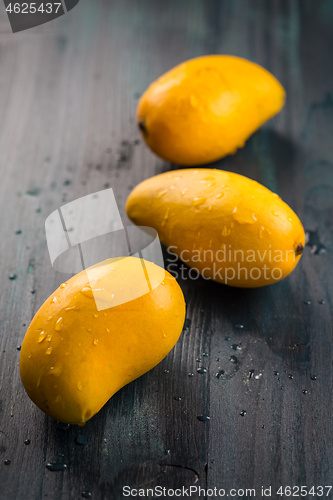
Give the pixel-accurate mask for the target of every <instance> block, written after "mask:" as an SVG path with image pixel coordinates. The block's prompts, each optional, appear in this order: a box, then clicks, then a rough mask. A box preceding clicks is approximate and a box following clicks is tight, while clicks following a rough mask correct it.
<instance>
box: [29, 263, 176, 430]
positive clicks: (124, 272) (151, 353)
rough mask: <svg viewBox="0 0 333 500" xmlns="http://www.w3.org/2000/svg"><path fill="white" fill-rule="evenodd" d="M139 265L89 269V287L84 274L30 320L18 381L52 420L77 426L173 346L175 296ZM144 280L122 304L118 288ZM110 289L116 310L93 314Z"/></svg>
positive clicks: (154, 270) (151, 268)
mask: <svg viewBox="0 0 333 500" xmlns="http://www.w3.org/2000/svg"><path fill="white" fill-rule="evenodd" d="M144 266H145V267H142V260H141V259H138V258H134V257H125V258H120V259H109V260H107V261H105V262H103V263H101V264H98V265H96V266H93V267H91V268H89V269H88V270H87V271H88V272H89V280H88V273H87V271H83V272H81V273H79V274H77V275H76V276H74V277H73V278H71V279H70V280H69V281H68V282H67V283H64V284H63V285H61V286H60V288H58V289H57V290H56V291H55V292H54V293H53V294H52V295H51V296H50V297H49V298H48V299H47V300H46V301H45V303H44V304H43V305H42V306H41V308H40V309H39V311H38V312H37V313H36V315H35V317H34V318H33V320H32V322H31V324H30V326H29V328H28V330H27V333H26V335H25V337H24V340H23V343H22V348H21V358H20V371H21V378H22V382H23V385H24V387H25V390H26V391H27V393H28V395H29V397H30V398H31V399H32V401H33V402H34V403H35V404H36V405H37V406H38V407H39V408H40V409H41V410H43V411H44V412H45V413H47V414H48V415H50V416H51V417H52V418H54V419H55V420H59V421H61V422H65V423H68V424H79V425H84V423H85V422H86V421H87V420H89V419H90V418H91V417H92V416H93V415H95V414H96V413H97V412H98V411H99V410H100V409H101V408H102V406H104V404H105V403H106V402H107V401H108V400H109V399H110V398H111V397H112V396H113V395H114V394H115V393H116V392H117V391H118V390H119V389H121V388H122V387H123V386H124V385H126V384H128V383H129V382H131V381H132V380H134V379H136V378H138V377H140V376H141V375H142V374H144V373H145V372H147V371H148V370H150V369H151V368H153V367H154V366H155V365H157V364H158V363H159V362H160V361H161V360H162V359H163V358H164V357H165V356H166V355H167V354H168V352H169V351H170V350H171V349H172V348H173V346H174V345H175V343H176V342H177V340H178V337H179V335H180V333H181V331H182V327H183V323H184V318H185V302H184V297H183V294H182V291H181V289H180V287H179V285H178V284H177V282H176V280H175V279H174V278H173V277H172V276H171V275H170V274H169V273H168V272H166V271H164V270H163V269H161V268H160V267H158V266H156V265H155V264H152V263H151V262H148V261H144ZM143 269H144V270H145V272H143ZM161 272H162V275H161ZM147 273H148V276H149V290H150V291H149V292H148V293H146V294H145V295H142V296H140V297H139V298H136V299H134V300H130V301H128V302H126V293H127V292H126V289H127V290H128V292H129V295H130V292H131V288H133V287H140V286H141V285H142V276H146V277H147ZM161 276H162V279H163V281H162V280H161ZM163 277H164V278H163ZM128 285H129V286H128ZM110 287H111V288H112V290H113V291H114V294H112V295H111V299H113V298H114V299H115V300H117V296H118V295H119V294H120V295H121V298H122V300H121V301H120V302H122V303H118V305H115V306H114V307H109V308H108V309H103V308H102V310H100V309H101V308H100V307H99V308H97V305H96V304H97V302H96V301H95V300H94V298H96V296H97V295H98V304H101V303H103V300H104V298H105V300H106V301H108V300H110V293H109V291H110ZM96 294H97V295H96ZM103 294H105V297H103ZM127 298H129V297H127ZM118 302H119V301H118Z"/></svg>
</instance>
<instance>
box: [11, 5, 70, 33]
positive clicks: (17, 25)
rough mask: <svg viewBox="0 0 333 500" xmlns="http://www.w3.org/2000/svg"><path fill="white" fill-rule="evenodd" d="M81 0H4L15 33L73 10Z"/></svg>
mask: <svg viewBox="0 0 333 500" xmlns="http://www.w3.org/2000/svg"><path fill="white" fill-rule="evenodd" d="M79 1H80V0H36V1H35V2H31V1H26V2H25V1H22V0H19V1H14V2H12V1H10V0H4V4H5V7H6V12H7V15H8V19H9V22H10V25H11V27H12V31H13V33H17V32H18V31H23V30H27V29H29V28H34V27H35V26H39V25H40V24H45V23H48V22H49V21H52V20H53V19H56V18H57V17H60V16H63V15H64V14H66V12H69V11H70V10H72V9H73V8H74V7H75V6H76V5H77V4H78V3H79Z"/></svg>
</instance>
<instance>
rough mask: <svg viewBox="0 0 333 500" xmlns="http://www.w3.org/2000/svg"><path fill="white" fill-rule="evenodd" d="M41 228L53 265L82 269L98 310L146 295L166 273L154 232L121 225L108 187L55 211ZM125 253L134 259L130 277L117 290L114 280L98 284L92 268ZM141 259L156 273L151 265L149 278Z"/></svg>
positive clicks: (60, 268)
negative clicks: (151, 274) (147, 262)
mask: <svg viewBox="0 0 333 500" xmlns="http://www.w3.org/2000/svg"><path fill="white" fill-rule="evenodd" d="M45 231H46V241H47V246H48V250H49V255H50V259H51V263H52V266H53V268H54V269H55V270H56V271H60V272H63V273H78V272H80V271H83V270H86V273H87V275H88V280H89V284H90V288H91V291H92V294H93V296H94V299H95V302H96V306H97V309H98V310H99V311H101V310H104V309H108V308H110V307H114V306H117V305H120V304H123V303H125V302H129V301H131V300H134V299H136V298H138V297H141V296H142V295H145V294H146V293H149V292H150V291H151V290H153V289H154V288H156V287H157V286H158V285H159V284H160V283H161V282H162V281H163V279H164V277H165V270H164V261H163V254H162V248H161V244H160V241H159V238H158V234H157V232H156V231H155V230H154V229H152V228H149V227H137V226H127V227H125V226H124V225H123V223H122V220H121V217H120V213H119V210H118V207H117V202H116V199H115V196H114V193H113V190H112V189H111V188H110V189H105V190H103V191H99V192H97V193H93V194H89V195H87V196H83V197H82V198H78V199H77V200H74V201H72V202H70V203H67V204H66V205H63V206H62V207H61V208H59V209H58V210H55V211H54V212H52V213H51V214H50V215H49V216H48V217H47V219H46V221H45ZM129 256H131V257H137V259H136V262H134V263H133V266H137V267H136V269H134V268H133V279H131V280H130V281H124V282H122V283H121V290H120V292H119V280H118V279H117V280H114V281H112V280H110V282H109V283H105V280H103V285H101V284H99V283H98V281H99V279H98V278H96V276H98V275H99V274H98V273H96V269H95V268H96V267H100V266H103V265H106V264H110V261H107V259H110V258H111V259H112V258H113V259H119V258H128V257H129ZM144 261H150V262H153V263H154V264H156V265H157V266H159V267H158V269H159V270H160V271H159V270H156V269H155V271H154V277H152V276H150V272H149V269H148V268H146V267H145V262H144ZM92 266H93V267H92ZM134 271H135V272H134ZM102 274H103V273H101V275H102ZM101 279H102V278H101ZM105 287H107V288H105ZM115 288H117V290H116V289H115Z"/></svg>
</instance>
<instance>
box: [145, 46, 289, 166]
mask: <svg viewBox="0 0 333 500" xmlns="http://www.w3.org/2000/svg"><path fill="white" fill-rule="evenodd" d="M284 101H285V92H284V89H283V87H282V86H281V84H280V83H279V82H278V81H277V80H276V78H275V77H274V76H273V75H272V74H271V73H269V72H268V71H267V70H265V69H264V68H262V67H261V66H259V65H258V64H255V63H252V62H250V61H247V60H246V59H242V58H240V57H234V56H227V55H214V56H204V57H198V58H196V59H191V60H189V61H185V62H183V63H182V64H180V65H178V66H176V67H175V68H173V69H171V70H170V71H168V72H167V73H165V74H164V75H162V76H161V77H160V78H158V79H157V80H156V81H155V82H153V83H152V84H151V85H150V86H149V87H148V89H147V90H146V91H145V92H144V94H143V95H142V97H141V99H140V101H139V104H138V108H137V122H138V125H139V128H140V130H141V132H142V135H143V138H144V140H145V141H146V143H147V144H148V146H149V147H150V148H151V149H152V151H153V152H154V153H155V154H157V155H158V156H160V157H161V158H164V159H165V160H167V161H170V162H172V163H176V164H179V165H187V166H191V165H202V164H204V163H209V162H213V161H215V160H217V159H219V158H222V157H224V156H226V155H229V154H233V153H235V152H236V150H237V149H238V148H241V147H243V146H244V144H245V141H246V140H247V139H248V137H250V135H251V134H253V132H255V130H257V129H258V128H259V127H260V126H261V125H262V124H263V123H264V122H266V121H267V120H269V119H270V118H272V116H274V115H275V114H276V113H278V112H279V111H280V109H281V108H282V106H283V104H284Z"/></svg>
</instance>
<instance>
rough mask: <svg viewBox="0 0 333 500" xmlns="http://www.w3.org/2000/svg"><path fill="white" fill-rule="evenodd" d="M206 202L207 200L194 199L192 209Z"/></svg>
mask: <svg viewBox="0 0 333 500" xmlns="http://www.w3.org/2000/svg"><path fill="white" fill-rule="evenodd" d="M206 201H207V198H198V197H196V198H194V200H193V201H192V205H193V206H194V207H198V206H200V205H203V204H204V203H205V202H206Z"/></svg>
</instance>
